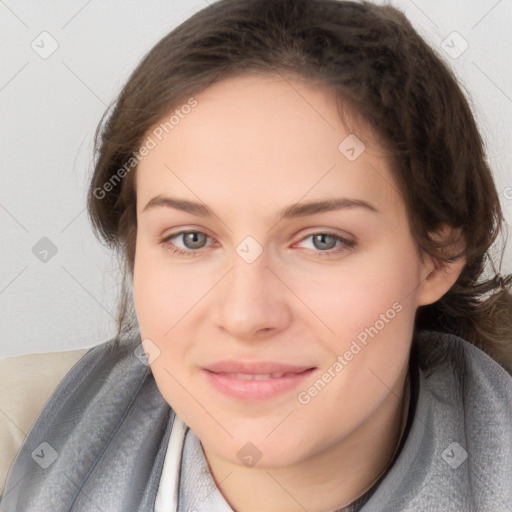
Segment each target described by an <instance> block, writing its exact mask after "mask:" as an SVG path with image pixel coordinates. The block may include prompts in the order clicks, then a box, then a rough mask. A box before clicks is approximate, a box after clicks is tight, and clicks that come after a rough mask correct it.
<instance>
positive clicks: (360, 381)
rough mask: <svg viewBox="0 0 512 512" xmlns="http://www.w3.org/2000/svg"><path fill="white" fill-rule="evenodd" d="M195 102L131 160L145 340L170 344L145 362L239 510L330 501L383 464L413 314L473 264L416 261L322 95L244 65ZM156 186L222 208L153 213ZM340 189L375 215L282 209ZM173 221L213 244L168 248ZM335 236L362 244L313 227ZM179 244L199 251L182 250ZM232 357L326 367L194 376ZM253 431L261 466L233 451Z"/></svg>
mask: <svg viewBox="0 0 512 512" xmlns="http://www.w3.org/2000/svg"><path fill="white" fill-rule="evenodd" d="M195 98H196V99H197V101H198V105H197V106H196V107H195V108H194V109H193V110H192V111H191V112H190V114H188V115H187V116H186V117H185V118H184V119H181V121H180V123H179V124H178V125H177V126H175V128H174V129H173V130H172V131H170V132H169V134H168V135H167V136H166V137H164V138H163V139H162V141H160V142H159V143H158V145H157V146H156V147H155V148H154V149H152V150H151V151H150V152H149V154H148V155H147V156H146V157H145V158H144V159H143V160H142V162H141V163H140V164H139V167H138V169H137V176H136V194H137V225H138V228H137V229H138V231H137V241H136V256H135V263H134V273H133V293H134V300H135V305H136V310H137V316H138V320H139V325H140V330H141V335H142V339H143V340H145V341H144V345H145V348H146V349H147V350H148V351H149V352H151V351H152V350H153V351H154V348H152V347H154V346H156V347H158V349H159V351H160V352H159V355H158V357H157V358H156V359H155V360H154V361H153V362H152V363H151V369H152V371H153V374H154V376H155V380H156V383H157V385H158V388H159V390H160V391H161V393H162V395H163V397H164V398H165V399H166V400H167V401H168V403H169V404H170V405H171V406H172V407H173V409H174V410H175V411H176V412H177V414H178V415H179V416H180V417H181V418H182V419H183V420H184V421H185V423H186V424H187V425H189V426H190V427H191V429H192V430H193V431H194V432H195V433H196V435H197V436H198V437H199V439H200V440H201V443H202V446H203V450H204V453H205V456H206V459H207V461H208V464H209V466H210V469H211V472H212V475H213V477H214V479H215V481H216V483H217V485H218V487H219V489H220V491H221V492H222V494H223V495H224V497H225V499H226V500H227V501H228V503H229V504H230V505H231V507H232V508H233V509H234V510H236V511H244V512H245V511H255V510H267V511H270V512H272V511H281V512H282V511H299V510H300V511H303V510H304V509H305V510H308V511H333V510H336V509H337V508H340V507H343V506H346V505H348V504H349V503H350V502H352V501H353V500H354V499H356V498H357V497H358V496H360V495H361V494H362V493H363V492H365V491H366V490H367V489H368V488H369V487H370V486H371V484H372V483H373V482H375V480H376V479H377V478H378V477H379V475H381V474H382V472H383V471H384V470H385V468H386V466H387V465H388V462H389V461H390V459H391V457H392V455H393V452H394V450H395V447H396V445H397V442H398V440H399V437H400V434H401V427H402V426H403V423H402V420H403V419H404V418H403V417H402V406H403V402H404V392H405V377H406V371H407V363H408V357H409V350H410V345H411V340H412V333H413V326H414V315H415V312H416V309H417V308H418V306H420V305H423V304H429V303H431V302H434V301H436V300H437V299H438V298H440V297H441V296H442V295H443V294H444V293H446V292H447V291H448V289H449V288H450V287H451V286H452V284H453V283H454V282H455V280H456V279H457V277H458V275H459V273H460V271H461V270H462V267H463V264H464V262H463V261H462V260H458V261H456V262H454V263H452V264H450V265H449V266H446V265H445V266H439V265H434V262H433V261H431V260H430V259H429V258H428V257H423V256H422V255H421V253H420V252H419V250H418V248H417V246H416V245H415V243H414V241H413V239H412V236H411V235H410V231H409V223H408V216H407V211H406V208H405V205H404V202H403V200H402V198H401V196H400V194H399V193H398V187H397V186H396V183H395V181H394V178H393V175H392V172H391V169H390V167H389V164H388V161H387V160H386V158H385V154H384V152H383V150H382V149H381V148H379V146H378V145H377V144H376V143H375V142H374V139H373V138H372V136H371V130H370V128H366V129H363V128H358V131H357V133H356V135H357V137H358V138H359V139H360V140H361V141H363V142H364V143H365V145H366V149H365V150H364V151H363V152H362V153H361V155H360V156H359V157H358V158H357V159H356V160H354V161H349V160H348V159H347V158H346V157H345V155H344V154H342V152H340V151H339V150H338V145H339V144H340V142H342V141H343V140H344V139H345V138H346V137H347V136H348V135H349V134H350V133H351V132H350V131H349V129H348V128H347V127H346V126H345V125H344V123H343V122H342V121H341V120H340V118H339V116H338V115H337V111H336V108H335V104H334V99H333V97H332V96H331V95H330V94H329V92H328V91H327V90H325V89H323V88H319V87H315V86H313V85H311V84H309V83H308V82H306V81H304V80H300V79H298V78H294V79H284V77H281V76H279V75H258V74H245V75H241V76H238V77H231V78H229V79H225V80H224V81H221V82H218V83H217V84H214V85H213V86H211V87H209V88H208V89H207V90H205V91H204V92H203V93H201V94H199V95H196V96H195ZM159 195H160V196H173V197H179V198H183V199H188V200H191V201H197V202H200V203H204V204H206V205H208V207H209V208H210V209H211V210H212V211H213V212H214V215H213V216H212V217H201V216H197V215H194V214H191V213H187V212H183V211H179V210H177V209H174V208H170V207H165V206H156V207H154V208H149V209H147V210H145V211H143V210H144V207H145V206H146V204H147V203H148V202H149V201H150V200H151V199H152V198H154V197H155V196H159ZM334 197H345V198H351V199H358V200H363V201H366V202H368V203H370V204H371V205H373V207H374V208H375V209H376V210H378V212H375V211H371V210H370V209H366V208H363V207H351V208H343V209H340V210H337V211H329V212H322V213H315V214H313V215H308V216H303V217H297V218H291V219H282V220H279V212H280V210H281V209H283V208H284V207H286V206H288V205H293V204H296V203H297V202H301V203H303V202H306V201H314V200H315V201H316V200H324V199H329V198H334ZM181 229H189V230H192V231H193V230H196V232H197V231H198V232H200V233H204V234H206V235H207V237H203V238H201V235H198V236H199V238H198V239H196V240H197V241H196V245H194V239H193V238H190V236H189V237H187V236H186V235H185V236H177V237H175V238H172V239H171V240H170V241H168V245H167V246H164V245H163V244H162V243H161V240H162V238H164V237H168V236H169V235H172V234H173V233H178V232H179V231H180V230H181ZM443 229H444V231H443V233H447V232H448V231H449V229H447V228H446V226H444V227H443ZM326 231H327V232H328V233H334V234H335V235H338V236H341V237H344V238H346V239H348V240H350V241H354V242H355V245H352V246H350V245H346V244H343V243H342V242H340V241H336V239H334V238H329V237H328V238H327V239H326V240H325V244H324V245H321V238H320V240H319V237H313V236H311V235H315V234H321V233H325V232H326ZM248 236H251V237H253V238H254V239H255V240H256V241H257V243H258V244H259V246H260V247H261V248H262V249H263V252H262V253H261V254H260V255H259V256H258V257H257V258H256V259H255V261H253V262H252V263H248V262H247V261H246V260H244V258H242V257H241V256H240V255H239V254H238V253H237V250H236V249H237V247H238V246H239V245H240V244H241V242H242V241H244V239H245V238H246V237H248ZM172 244H174V246H175V247H177V248H178V249H181V250H184V251H188V252H189V253H190V254H191V253H192V252H193V251H194V250H195V255H194V256H187V255H180V254H177V253H175V252H173V251H172V250H170V249H169V247H170V246H171V247H172ZM329 244H330V245H329ZM242 247H243V244H242ZM340 247H341V250H340V251H338V252H334V251H335V250H336V249H338V248H340ZM250 250H251V251H252V250H253V249H250ZM329 251H330V252H331V253H332V255H331V256H326V255H325V254H322V252H324V253H325V252H329ZM393 304H395V307H397V306H396V304H398V305H399V306H400V307H401V308H400V312H398V313H396V315H394V317H393V319H392V320H389V321H388V322H386V323H385V326H384V327H383V328H382V329H380V330H379V332H378V334H377V335H376V336H374V337H373V338H369V340H368V343H367V345H366V346H363V348H362V350H361V351H360V352H358V353H357V355H355V356H354V357H353V358H352V359H351V360H350V361H348V362H347V364H346V366H344V368H343V370H342V371H341V372H338V373H337V374H336V376H335V377H334V378H332V379H331V381H330V382H329V383H328V384H327V385H326V386H325V387H324V388H323V389H322V390H321V392H319V393H317V394H316V396H314V397H311V399H310V401H309V402H308V403H307V404H303V403H300V402H299V400H298V394H299V392H301V391H304V390H307V389H308V388H309V387H310V386H311V385H312V384H313V383H314V382H315V381H316V380H317V379H318V378H320V377H321V376H322V374H323V373H324V372H326V371H328V369H329V368H330V367H332V365H333V363H334V362H335V361H336V358H337V356H338V355H343V354H344V353H345V352H346V351H347V350H348V349H349V348H350V345H351V342H352V341H353V340H354V339H356V338H357V336H358V335H359V334H360V333H361V332H362V331H364V329H365V328H368V327H370V326H374V325H375V324H376V321H377V320H379V319H380V318H382V317H381V315H383V314H384V315H385V314H386V311H388V310H389V309H390V308H392V305H393ZM148 340H150V341H148ZM225 359H236V360H244V361H277V362H282V363H288V364H300V365H302V364H303V365H308V366H310V367H315V368H316V370H315V372H314V374H313V375H311V376H310V378H308V379H306V381H305V382H304V384H303V385H300V386H299V387H298V388H296V389H293V390H291V391H287V392H285V393H282V394H280V395H277V396H276V397H273V398H270V399H266V400H259V401H258V400H245V401H244V400H240V399H235V398H231V397H227V396H225V395H224V394H222V393H220V392H219V391H217V390H216V389H214V388H212V386H211V385H209V382H208V381H207V379H206V376H205V374H204V372H203V371H202V370H201V368H202V367H204V366H205V365H207V364H210V363H213V362H216V361H220V360H225ZM247 442H251V443H252V444H253V445H255V446H256V447H257V449H258V450H259V452H261V458H260V459H259V460H258V462H257V463H256V464H255V465H254V466H252V467H249V466H246V465H244V464H243V463H242V462H241V460H240V459H239V458H238V457H237V453H238V452H239V450H240V449H241V448H242V447H243V446H244V445H246V443H247Z"/></svg>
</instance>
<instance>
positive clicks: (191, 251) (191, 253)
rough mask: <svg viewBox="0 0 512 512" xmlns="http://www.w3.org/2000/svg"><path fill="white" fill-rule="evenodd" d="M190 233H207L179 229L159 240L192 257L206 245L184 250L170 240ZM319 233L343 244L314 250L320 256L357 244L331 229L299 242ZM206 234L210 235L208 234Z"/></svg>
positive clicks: (163, 244)
mask: <svg viewBox="0 0 512 512" xmlns="http://www.w3.org/2000/svg"><path fill="white" fill-rule="evenodd" d="M190 233H200V234H203V235H206V233H203V232H202V231H178V232H176V233H172V234H171V235H168V236H166V237H164V238H161V239H160V240H159V243H160V244H162V246H163V247H164V248H165V249H166V250H168V251H171V252H173V253H175V254H179V255H180V256H190V257H194V256H198V255H199V253H200V252H201V251H202V249H204V247H203V248H202V249H196V250H194V249H188V250H183V249H180V248H179V247H176V246H175V245H174V244H173V243H172V242H170V240H172V239H173V238H177V237H179V236H180V235H187V234H190ZM317 235H327V236H330V237H332V238H334V239H335V240H336V241H339V242H341V243H342V245H340V246H338V248H335V249H329V250H328V251H314V253H315V255H318V256H336V255H338V254H339V253H341V252H343V251H346V250H348V249H351V248H353V247H355V246H356V242H355V241H352V240H348V239H346V238H344V237H342V236H340V235H337V234H335V233H331V232H329V231H319V232H317V233H310V234H309V235H307V236H305V237H304V238H302V239H301V240H299V242H303V241H304V240H306V239H308V238H310V237H312V236H317ZM206 236H207V237H208V235H206ZM208 238H210V237H208ZM310 250H311V249H310Z"/></svg>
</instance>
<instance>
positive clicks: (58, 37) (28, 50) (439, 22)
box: [0, 0, 512, 357]
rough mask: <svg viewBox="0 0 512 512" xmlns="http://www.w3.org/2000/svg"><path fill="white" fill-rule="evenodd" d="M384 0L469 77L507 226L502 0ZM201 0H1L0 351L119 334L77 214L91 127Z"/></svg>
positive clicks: (506, 24)
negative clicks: (150, 52)
mask: <svg viewBox="0 0 512 512" xmlns="http://www.w3.org/2000/svg"><path fill="white" fill-rule="evenodd" d="M379 3H387V2H379ZM391 3H392V5H395V6H398V7H400V8H401V9H402V10H404V11H405V12H406V14H407V16H408V17H409V19H410V20H411V21H412V23H413V24H414V25H415V26H416V27H417V28H418V30H419V31H420V33H421V34H422V35H423V36H424V37H425V38H426V39H427V40H428V41H429V42H430V44H431V45H432V46H434V47H435V48H438V49H440V50H441V53H443V55H445V57H446V60H447V61H448V62H449V63H450V65H451V66H452V67H453V68H454V69H455V71H456V73H457V75H458V76H459V77H460V80H461V81H462V83H463V84H464V87H465V90H466V92H467V94H468V95H469V98H470V101H471V104H472V106H473V109H474V112H475V115H476V116H477V120H478V122H479V124H480V127H481V130H482V132H483V135H484V138H485V141H486V145H487V149H488V154H489V160H490V162H491V165H492V168H493V170H494V173H495V178H496V182H497V186H498V190H499V191H500V194H501V199H502V204H503V207H504V210H505V212H506V215H507V219H508V222H509V223H510V221H511V219H512V174H511V171H510V149H509V148H510V140H511V132H512V126H511V125H512V122H511V110H512V73H511V68H510V65H509V62H510V57H509V56H510V54H511V52H512V34H511V32H512V31H511V29H510V20H511V19H512V4H511V2H509V1H506V0H501V1H497V0H485V1H480V0H473V1H470V2H469V1H466V0H457V1H450V2H446V1H443V0H434V1H432V0H430V1H427V0H414V1H413V0H400V1H398V0H396V1H393V2H391ZM206 5H207V2H206V0H204V1H200V2H190V1H186V0H180V1H178V0H175V1H171V0H151V1H149V2H142V1H140V0H139V1H136V0H129V1H127V0H115V1H114V0H111V1H100V0H89V1H87V0H67V1H64V0H61V1H56V0H52V1H46V2H22V1H21V0H5V1H3V0H1V1H0V38H1V46H0V69H1V74H0V109H1V112H2V116H1V122H0V127H1V128H0V129H1V133H0V141H1V155H2V172H1V174H0V180H1V182H0V230H1V235H2V242H3V243H2V245H1V251H0V258H1V260H0V265H1V267H0V268H1V269H2V272H1V274H0V301H1V310H0V325H1V330H0V335H1V338H0V357H8V356H11V355H17V354H24V353H32V352H52V351H59V350H72V349H76V348H85V347H91V346H94V345H96V344H98V343H101V342H103V341H106V340H107V339H109V338H111V337H112V336H113V335H114V333H115V321H114V317H115V312H116V299H117V290H118V285H117V283H118V281H119V274H118V272H117V270H116V262H115V260H113V259H112V258H111V255H110V253H109V251H108V250H106V249H105V248H104V247H102V246H101V245H100V243H99V242H98V241H97V240H96V239H95V238H94V236H93V234H92V230H91V228H90V225H89V223H88V218H87V215H86V211H85V195H86V189H87V185H88V180H89V179H90V175H91V172H92V137H93V134H94V130H95V128H96V125H97V123H98V121H99V119H100V117H101V114H102V113H103V111H104V110H105V106H106V105H107V104H108V103H109V102H110V101H111V100H112V99H113V98H114V97H115V96H116V94H117V93H118V92H119V90H120V88H121V86H122V84H123V83H124V81H125V80H126V79H127V77H128V75H129V73H130V72H131V70H132V69H133V68H134V67H135V65H136V64H137V63H138V61H139V60H140V58H141V57H142V56H143V55H144V54H145V53H146V51H148V50H149V49H150V48H151V47H152V46H153V45H154V44H155V43H156V42H157V41H158V40H159V39H160V38H161V37H162V36H163V35H164V34H166V33H167V32H169V31H170V30H171V29H172V28H173V27H175V26H177V25H178V24H180V23H181V22H182V21H183V20H184V19H186V18H188V17H189V16H190V15H191V14H192V13H193V12H196V11H198V10H200V9H202V8H203V7H205V6H206ZM454 32H456V33H457V34H454ZM443 41H445V42H444V43H443ZM57 45H58V46H57ZM466 45H467V49H465V51H463V52H462V50H464V48H465V46H466ZM54 47H55V48H54ZM53 50H54V51H53ZM445 50H446V51H445ZM52 51H53V53H52ZM447 52H449V53H447ZM510 245H512V241H511V242H510V244H509V247H508V250H507V253H506V259H505V262H504V269H505V270H506V271H508V272H510V271H512V247H510ZM45 251H46V252H45Z"/></svg>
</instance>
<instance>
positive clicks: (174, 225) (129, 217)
mask: <svg viewBox="0 0 512 512" xmlns="http://www.w3.org/2000/svg"><path fill="white" fill-rule="evenodd" d="M88 206H89V213H90V217H91V219H92V222H93V225H94V226H95V228H96V230H97V232H98V233H99V235H100V236H101V238H102V239H103V240H105V241H106V242H107V243H108V244H110V245H111V246H112V247H113V248H115V249H116V250H118V251H119V252H120V254H121V256H122V257H123V258H124V261H125V264H126V273H125V283H124V284H125V294H124V300H123V301H122V303H121V307H120V320H119V335H118V336H117V337H116V338H115V339H114V340H111V341H109V342H106V343H103V344H102V345H99V346H97V347H94V348H93V349H91V350H90V351H89V352H88V353H87V354H86V355H85V356H84V357H83V358H82V359H81V360H80V361H79V363H77V364H76V365H75V366H74V367H73V369H72V370H71V371H70V372H69V373H68V374H67V375H66V378H65V379H64V380H63V381H62V382H61V384H60V385H59V387H58V389H57V390H56V391H55V392H54V394H53V395H52V397H51V399H50V400H49V402H48V403H47V404H46V405H45V407H44V409H43V410H42V411H41V413H40V414H39V416H38V418H37V419H36V421H35V423H34V424H33V426H32V429H31V431H30V432H29V435H28V436H27V438H26V440H25V442H24V444H23V446H22V448H21V449H20V451H19V453H18V455H17V457H16V460H15V461H14V464H13V466H12V468H11V470H10V473H9V476H8V479H7V482H6V488H5V491H4V495H3V498H2V500H1V501H0V506H1V507H3V509H5V510H7V511H9V512H10V511H11V510H16V511H18V510H58V511H64V510H74V511H75V510H96V509H98V510H108V511H117V510H119V511H121V510H123V511H126V510H140V511H142V510H157V511H164V510H166V511H167V510H180V511H184V510H210V511H211V510H215V511H221V510H228V511H229V510H236V511H255V510H265V511H278V510H279V511H283V510H286V511H295V510H297V511H298V510H310V511H313V510H315V511H335V510H336V511H337V510H343V511H345V512H346V511H351V512H352V511H356V510H362V511H364V512H368V511H377V510H385V511H413V510H414V511H416V510H453V511H460V510H493V511H494V510H507V507H509V505H510V503H511V502H512V485H511V484H512V443H511V442H510V441H511V438H512V398H511V397H512V379H511V376H510V373H509V372H510V371H511V369H512V357H511V352H512V343H511V333H512V319H511V317H512V315H511V312H512V305H511V297H510V280H511V277H510V276H505V277H502V276H500V275H499V274H496V275H495V276H493V277H492V278H491V279H488V280H483V278H482V273H483V270H484V265H485V262H486V258H487V254H488V250H489V248H490V247H491V245H492V243H493V242H494V240H495V239H496V237H497V235H498V233H499V231H500V229H501V226H502V224H503V217H502V213H501V210H500V206H499V200H498V196H497V193H496V189H495V186H494V183H493V180H492V175H491V172H490V170H489V168H488V166H487V164H486V162H485V157H484V152H483V148H482V142H481V138H480V135H479V133H478V130H477V127H476V124H475V121H474V119H473V117H472V115H471V111H470V109H469V107H468V104H467V101H466V100H465V98H464V96H463V94H462V92H461V90H460V88H459V86H458V85H457V82H456V80H455V79H454V77H453V75H452V73H451V72H450V71H449V70H448V69H447V68H446V66H445V65H444V64H443V63H442V62H441V60H440V59H439V58H438V57H437V56H436V55H435V53H434V52H433V51H432V50H431V49H430V48H429V47H428V46H427V44H426V43H425V42H424V41H423V40H422V39H421V38H420V37H419V36H418V34H417V33H416V32H415V31H414V30H413V28H412V27H411V25H410V24H409V23H408V21H407V20H406V18H405V17H404V16H403V15H402V14H401V13H400V12H399V11H397V10H396V9H394V8H392V7H389V6H387V7H378V6H375V5H372V4H370V3H365V2H363V3H362V4H359V3H355V2H341V1H333V0H317V1H314V0H299V1H289V0H277V1H272V2H265V1H261V0H243V1H236V2H234V1H229V0H221V1H220V2H217V3H214V4H212V5H210V6H209V7H207V8H206V9H204V10H202V11H200V12H198V13H196V14H195V15H194V16H192V17H191V18H190V19H189V20H187V21H186V22H184V23H183V24H182V25H180V26H179V27H178V28H176V29H175V30H173V31H172V32H171V33H170V34H169V35H167V36H166V37H165V38H164V39H162V40H161V41H160V42H159V43H158V44H157V45H156V46H155V47H154V48H153V49H152V50H151V51H150V52H149V54H148V55H147V56H146V57H145V58H144V60H143V61H142V63H141V64H140V65H139V66H138V68H137V69H136V70H135V71H134V72H133V74H132V75H131V77H130V78H129V80H128V82H127V84H126V86H125V87H124V89H123V91H122V92H121V94H120V96H119V98H118V99H117V101H116V104H115V105H114V107H113V109H112V110H111V111H109V112H108V113H107V115H106V117H105V122H104V124H103V125H102V126H101V127H100V129H99V130H98V134H97V159H96V168H95V172H94V176H93V178H92V181H91V186H90V193H89V203H88ZM132 299H133V300H132ZM507 371H508V372H507Z"/></svg>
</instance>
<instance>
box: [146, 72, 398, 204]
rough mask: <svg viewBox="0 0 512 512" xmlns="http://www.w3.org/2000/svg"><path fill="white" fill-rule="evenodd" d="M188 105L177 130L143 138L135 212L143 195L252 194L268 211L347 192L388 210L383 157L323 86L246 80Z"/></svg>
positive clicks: (390, 195)
mask: <svg viewBox="0 0 512 512" xmlns="http://www.w3.org/2000/svg"><path fill="white" fill-rule="evenodd" d="M195 100H196V102H197V104H196V106H195V107H194V108H192V109H186V110H185V109H184V110H183V113H181V115H180V116H179V122H178V123H176V124H173V125H170V123H167V124H166V121H168V120H169V117H170V116H169V115H167V116H165V117H164V118H163V119H162V123H160V124H159V125H158V126H155V127H154V128H153V129H152V130H150V131H149V132H148V136H150V137H151V138H152V139H154V141H155V142H156V145H155V147H154V148H153V149H152V150H151V151H150V152H149V154H148V155H147V156H145V157H144V158H143V159H142V161H141V162H140V164H139V166H138V169H137V173H136V183H137V197H138V199H139V196H140V199H141V201H139V200H138V209H139V211H140V209H141V208H142V207H143V206H144V205H142V204H141V203H142V202H143V201H144V200H146V201H147V200H149V199H150V197H149V196H150V195H155V194H165V193H166V192H171V191H172V192H173V195H176V191H179V192H180V195H181V196H182V197H188V198H190V199H193V200H197V199H198V198H204V200H205V201H207V200H214V199H215V198H219V199H220V198H222V200H223V201H225V200H226V199H228V198H229V199H230V200H235V199H236V198H235V197H233V194H234V193H236V196H237V198H238V199H240V200H242V198H244V197H245V198H250V197H254V196H255V195H259V196H260V198H261V197H262V196H264V197H265V200H266V201H267V202H268V203H273V202H278V203H285V202H287V203H290V202H297V201H299V200H300V199H301V198H302V197H304V198H305V199H308V200H313V199H316V198H322V199H324V198H326V196H329V195H333V196H339V195H340V193H345V192H346V193H347V194H352V195H354V194H355V195H361V196H364V199H366V200H369V201H370V200H373V201H374V202H377V203H382V202H386V201H387V202H391V203H393V204H394V203H396V200H397V199H398V194H397V193H398V191H397V187H396V184H395V182H394V179H393V176H392V173H391V170H390V168H389V164H388V160H387V159H386V158H385V157H384V151H383V149H382V148H381V147H380V146H379V145H378V144H376V142H375V139H374V137H373V136H372V134H371V133H370V130H368V129H367V130H363V129H361V128H355V130H357V131H354V132H352V131H350V130H351V128H349V127H348V126H347V125H346V124H345V123H344V122H343V120H342V119H341V118H340V115H339V111H338V109H337V103H336V101H335V98H334V96H333V94H332V93H331V92H330V91H329V90H328V89H326V88H325V87H319V86H315V85H313V84H312V83H310V82H308V81H306V80H300V79H291V78H289V77H286V78H285V77H282V76H280V75H277V74H273V75H268V74H267V75H262V74H245V75H241V76H236V77H231V78H228V79H225V80H222V81H220V82H218V83H216V84H214V85H212V86H210V87H209V88H207V89H206V90H205V91H203V92H202V93H200V94H198V95H196V96H195ZM176 110H178V113H179V111H180V107H179V106H177V107H175V108H174V110H173V112H176ZM185 111H186V112H187V113H186V114H185V113H184V112H185ZM346 114H347V115H346V117H347V119H348V120H351V118H350V115H349V113H348V111H347V113H346ZM353 126H362V125H361V123H354V125H353ZM352 129H354V128H352ZM155 134H156V135H155ZM194 196H195V197H194ZM393 204H392V205H391V206H393ZM394 206H396V204H394Z"/></svg>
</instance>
